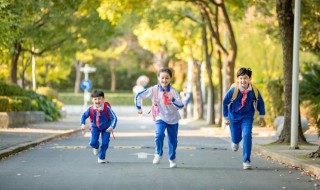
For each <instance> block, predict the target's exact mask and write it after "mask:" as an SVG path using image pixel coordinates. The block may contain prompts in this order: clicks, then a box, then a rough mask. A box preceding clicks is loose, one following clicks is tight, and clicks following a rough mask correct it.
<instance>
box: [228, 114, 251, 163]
mask: <svg viewBox="0 0 320 190" xmlns="http://www.w3.org/2000/svg"><path fill="white" fill-rule="evenodd" d="M252 123H253V119H242V120H240V121H237V122H232V121H231V122H230V132H231V140H232V142H233V143H235V144H239V143H240V141H241V140H242V138H243V162H246V161H249V162H251V160H250V156H251V149H252Z"/></svg>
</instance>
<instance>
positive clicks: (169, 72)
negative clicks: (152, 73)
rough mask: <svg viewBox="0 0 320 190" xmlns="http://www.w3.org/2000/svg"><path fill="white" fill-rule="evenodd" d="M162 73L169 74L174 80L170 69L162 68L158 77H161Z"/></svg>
mask: <svg viewBox="0 0 320 190" xmlns="http://www.w3.org/2000/svg"><path fill="white" fill-rule="evenodd" d="M160 73H168V74H169V75H170V77H171V78H172V71H171V69H169V68H161V69H160V70H159V71H158V76H159V75H160Z"/></svg>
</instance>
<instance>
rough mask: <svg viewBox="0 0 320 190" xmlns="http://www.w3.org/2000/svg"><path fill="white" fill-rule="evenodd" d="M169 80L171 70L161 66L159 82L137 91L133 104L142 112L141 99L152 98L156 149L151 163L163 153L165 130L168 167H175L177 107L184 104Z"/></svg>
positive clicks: (159, 158) (157, 161) (178, 115)
mask: <svg viewBox="0 0 320 190" xmlns="http://www.w3.org/2000/svg"><path fill="white" fill-rule="evenodd" d="M171 80H172V72H171V70H170V69H169V68H161V69H160V70H159V72H158V81H159V84H158V85H155V86H152V87H150V88H148V89H145V90H143V91H141V92H139V93H137V94H136V96H135V105H136V108H137V110H138V114H142V109H141V102H142V99H145V98H149V99H151V100H152V102H153V109H152V110H153V116H154V120H155V123H156V134H155V143H156V151H155V155H154V159H153V164H159V163H160V160H161V158H162V155H163V140H164V137H165V134H164V132H165V130H167V134H168V148H169V153H168V157H169V166H170V168H175V167H177V163H176V149H177V144H178V128H179V124H178V122H179V120H180V118H181V117H180V114H179V111H178V109H182V108H183V106H184V105H183V103H182V101H181V100H180V96H179V94H178V92H177V91H176V90H175V89H174V88H173V87H172V86H171V85H170V82H171ZM155 97H156V98H155Z"/></svg>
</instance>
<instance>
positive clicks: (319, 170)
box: [252, 145, 320, 176]
mask: <svg viewBox="0 0 320 190" xmlns="http://www.w3.org/2000/svg"><path fill="white" fill-rule="evenodd" d="M252 150H253V151H254V152H255V153H260V154H262V155H264V156H268V157H270V158H271V159H273V160H275V161H278V162H280V163H284V164H287V165H291V166H294V167H298V168H299V169H301V170H303V171H307V172H311V173H313V174H314V175H316V176H320V166H315V165H312V164H309V163H307V162H306V161H304V160H302V159H299V158H295V157H293V156H290V155H287V154H283V153H282V154H279V153H276V152H273V151H269V150H268V149H267V148H264V147H262V146H260V145H254V146H253V147H252Z"/></svg>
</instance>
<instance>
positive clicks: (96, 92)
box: [91, 90, 104, 98]
mask: <svg viewBox="0 0 320 190" xmlns="http://www.w3.org/2000/svg"><path fill="white" fill-rule="evenodd" d="M96 97H103V98H104V92H103V91H102V90H93V91H92V92H91V98H96Z"/></svg>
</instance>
